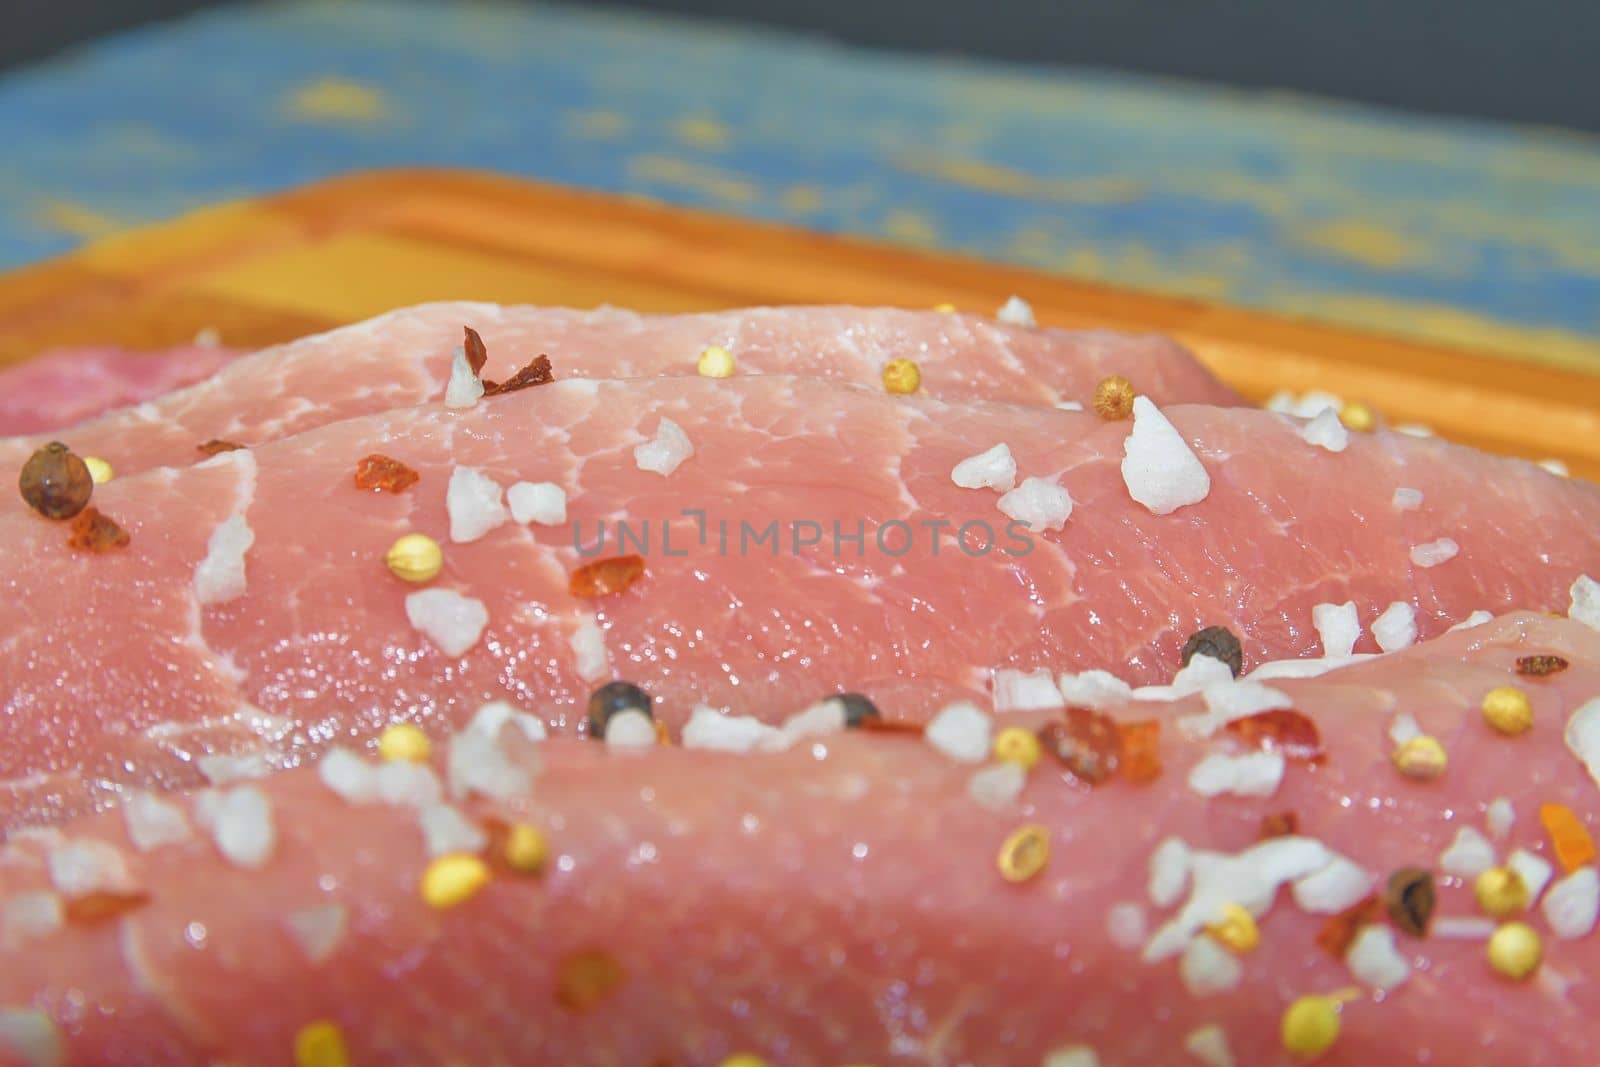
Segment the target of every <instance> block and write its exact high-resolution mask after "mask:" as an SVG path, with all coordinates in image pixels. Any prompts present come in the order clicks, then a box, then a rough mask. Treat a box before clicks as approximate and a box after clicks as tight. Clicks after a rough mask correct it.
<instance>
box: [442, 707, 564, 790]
mask: <svg viewBox="0 0 1600 1067" xmlns="http://www.w3.org/2000/svg"><path fill="white" fill-rule="evenodd" d="M502 725H503V724H502ZM540 725H541V726H542V725H543V724H542V723H541V724H540ZM501 736H502V734H501V730H500V729H495V730H464V731H462V732H461V733H458V734H456V735H455V736H454V737H452V738H451V739H450V753H449V755H448V756H447V757H446V758H445V776H446V777H447V778H448V779H449V782H450V795H451V796H453V797H455V798H457V799H461V798H463V797H468V796H472V795H473V794H478V795H481V796H486V797H493V798H495V799H496V800H511V799H512V798H514V797H523V796H527V795H528V793H529V792H530V791H531V789H532V787H533V773H534V767H533V766H532V765H531V764H530V763H529V762H527V761H526V760H513V759H512V758H511V757H510V755H509V754H508V753H507V752H506V751H505V749H504V748H502V747H501V744H500V739H501Z"/></svg>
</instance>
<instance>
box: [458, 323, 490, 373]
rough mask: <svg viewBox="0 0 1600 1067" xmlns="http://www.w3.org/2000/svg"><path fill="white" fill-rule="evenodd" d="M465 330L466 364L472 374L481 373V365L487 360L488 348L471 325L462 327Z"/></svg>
mask: <svg viewBox="0 0 1600 1067" xmlns="http://www.w3.org/2000/svg"><path fill="white" fill-rule="evenodd" d="M463 328H464V329H465V330H466V331H467V344H466V349H467V366H469V367H471V368H472V373H473V374H474V375H478V374H482V373H483V365H484V364H485V363H487V362H489V349H488V347H487V346H486V345H485V344H484V343H483V338H482V337H479V336H478V331H477V330H474V329H473V328H472V327H471V326H466V327H463Z"/></svg>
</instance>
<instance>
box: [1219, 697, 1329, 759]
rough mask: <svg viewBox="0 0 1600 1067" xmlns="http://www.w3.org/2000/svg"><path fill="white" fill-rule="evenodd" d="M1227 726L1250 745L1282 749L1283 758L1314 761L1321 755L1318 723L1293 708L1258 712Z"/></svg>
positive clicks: (1272, 750)
mask: <svg viewBox="0 0 1600 1067" xmlns="http://www.w3.org/2000/svg"><path fill="white" fill-rule="evenodd" d="M1226 729H1227V731H1228V732H1229V733H1230V734H1232V735H1233V736H1234V737H1237V738H1238V739H1239V740H1240V741H1242V742H1244V743H1245V744H1246V745H1249V746H1250V747H1251V748H1258V749H1260V750H1262V751H1263V752H1282V753H1283V755H1284V758H1285V759H1291V760H1300V761H1302V762H1306V763H1315V762H1316V761H1317V760H1320V759H1321V758H1322V756H1323V751H1322V733H1321V732H1320V731H1319V730H1318V729H1317V724H1316V723H1314V722H1312V721H1311V719H1310V718H1309V717H1308V716H1306V715H1303V714H1301V713H1300V712H1298V711H1295V710H1294V709H1293V708H1278V709H1275V710H1273V711H1259V712H1257V713H1256V714H1254V715H1247V716H1245V717H1244V718H1242V719H1235V720H1233V721H1232V722H1230V723H1229V724H1228V725H1227V727H1226Z"/></svg>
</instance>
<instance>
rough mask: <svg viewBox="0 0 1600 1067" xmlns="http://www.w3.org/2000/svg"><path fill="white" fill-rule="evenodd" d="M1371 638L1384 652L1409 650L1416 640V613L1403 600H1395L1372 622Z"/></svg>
mask: <svg viewBox="0 0 1600 1067" xmlns="http://www.w3.org/2000/svg"><path fill="white" fill-rule="evenodd" d="M1372 636H1373V638H1374V639H1376V640H1377V642H1378V647H1379V648H1381V649H1383V650H1384V651H1385V652H1398V651H1400V650H1401V649H1402V648H1409V647H1410V646H1411V644H1412V643H1413V642H1415V641H1416V639H1417V611H1416V609H1415V608H1413V607H1412V606H1411V605H1410V604H1407V603H1406V602H1405V601H1403V600H1396V601H1395V602H1394V603H1393V604H1390V605H1389V606H1388V607H1387V608H1385V609H1384V610H1383V614H1382V615H1379V616H1378V617H1377V618H1376V619H1373V620H1372Z"/></svg>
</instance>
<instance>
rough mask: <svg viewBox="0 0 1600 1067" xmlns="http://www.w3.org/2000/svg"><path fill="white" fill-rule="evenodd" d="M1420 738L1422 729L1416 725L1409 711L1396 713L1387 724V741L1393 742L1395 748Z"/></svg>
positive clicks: (1413, 716) (1414, 717)
mask: <svg viewBox="0 0 1600 1067" xmlns="http://www.w3.org/2000/svg"><path fill="white" fill-rule="evenodd" d="M1421 736H1422V727H1421V726H1420V725H1418V724H1417V717H1416V716H1415V715H1413V714H1411V713H1410V712H1409V711H1402V712H1397V713H1396V714H1395V717H1394V718H1393V719H1391V720H1390V722H1389V740H1390V741H1393V742H1394V745H1395V747H1396V748H1399V747H1400V746H1401V745H1403V744H1405V743H1406V742H1407V741H1410V740H1412V739H1413V738H1417V737H1421Z"/></svg>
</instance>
